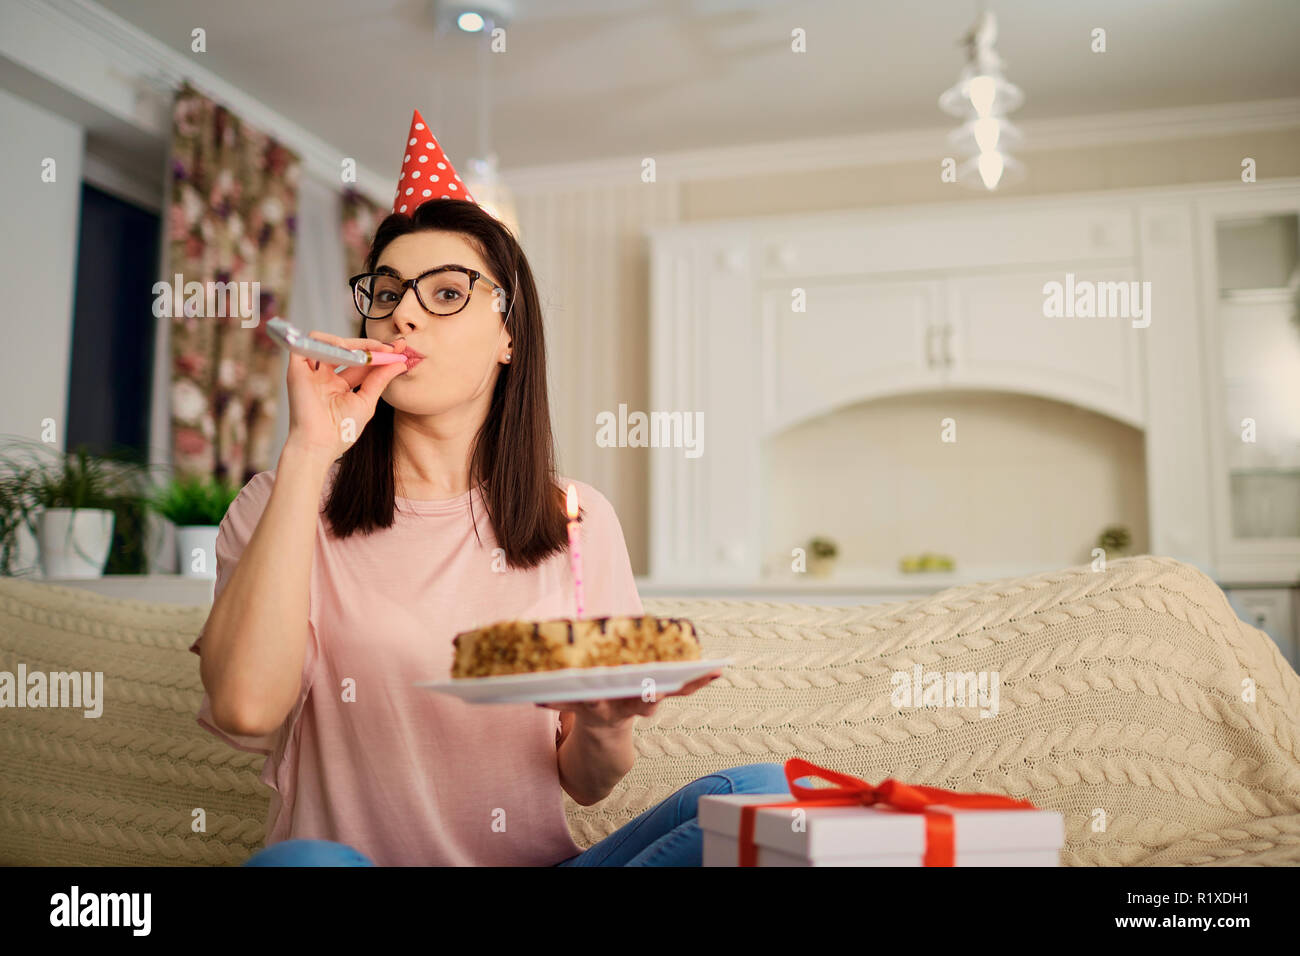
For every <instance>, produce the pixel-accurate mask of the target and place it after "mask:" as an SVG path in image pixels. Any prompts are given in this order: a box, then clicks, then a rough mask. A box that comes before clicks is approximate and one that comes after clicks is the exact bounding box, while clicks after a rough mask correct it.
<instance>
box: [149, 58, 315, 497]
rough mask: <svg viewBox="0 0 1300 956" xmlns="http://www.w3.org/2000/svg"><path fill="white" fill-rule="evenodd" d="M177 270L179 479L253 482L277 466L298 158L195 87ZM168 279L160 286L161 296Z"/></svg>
mask: <svg viewBox="0 0 1300 956" xmlns="http://www.w3.org/2000/svg"><path fill="white" fill-rule="evenodd" d="M172 125H173V129H172V153H171V180H172V186H171V207H170V210H169V213H168V246H167V248H168V259H169V261H168V269H167V275H165V276H164V277H163V283H162V285H163V286H165V287H166V291H165V292H163V294H162V295H158V296H156V298H155V305H154V309H155V314H157V315H160V316H169V317H170V318H171V359H172V379H171V382H172V384H171V438H172V463H173V466H174V468H175V472H176V474H177V476H180V477H188V476H190V475H195V476H208V475H211V476H213V477H216V478H222V479H226V480H228V481H232V482H235V483H236V484H238V485H243V484H245V483H246V482H247V481H248V480H249V479H250V478H252V476H253V475H255V474H256V473H257V472H259V471H265V470H267V469H268V468H271V467H273V465H274V462H273V460H272V443H273V438H274V435H273V432H274V429H275V423H276V404H277V401H278V399H279V395H280V393H281V392H282V391H283V390H284V387H283V368H284V365H283V357H282V356H283V353H282V352H281V351H280V349H279V348H278V347H277V346H276V345H275V343H274V342H273V341H272V340H271V339H270V337H269V336H268V335H267V334H266V323H267V321H268V320H270V319H273V318H275V317H277V316H281V315H284V314H286V310H287V308H288V297H289V290H290V288H291V287H292V283H293V256H294V234H295V228H296V223H295V216H296V212H297V196H298V177H299V171H300V167H301V162H300V160H299V157H298V156H297V154H295V153H294V152H293V151H292V150H289V149H287V148H286V147H284V146H283V145H281V144H280V143H278V142H276V141H275V140H274V139H273V138H271V137H270V136H268V135H266V134H265V133H262V132H260V131H258V130H256V129H253V128H252V127H250V126H248V124H246V123H245V122H243V121H242V120H241V119H240V118H239V117H238V116H236V115H234V114H233V113H231V112H230V111H229V110H228V109H226V108H225V107H223V106H221V105H219V104H218V103H216V102H214V101H213V100H211V99H209V98H208V97H206V96H204V95H203V94H202V93H199V92H198V91H197V90H195V89H194V88H193V87H191V86H190V85H189V84H185V85H184V86H183V87H182V88H181V90H180V92H179V93H178V94H177V97H176V102H175V106H174V109H173V113H172ZM157 289H158V287H155V292H157Z"/></svg>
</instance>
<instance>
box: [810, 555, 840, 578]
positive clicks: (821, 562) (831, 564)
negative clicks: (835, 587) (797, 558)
mask: <svg viewBox="0 0 1300 956" xmlns="http://www.w3.org/2000/svg"><path fill="white" fill-rule="evenodd" d="M834 570H835V558H820V557H818V556H817V555H815V554H813V555H809V556H808V573H809V574H811V575H812V576H813V577H815V578H829V577H830V576H831V573H832V572H833V571H834Z"/></svg>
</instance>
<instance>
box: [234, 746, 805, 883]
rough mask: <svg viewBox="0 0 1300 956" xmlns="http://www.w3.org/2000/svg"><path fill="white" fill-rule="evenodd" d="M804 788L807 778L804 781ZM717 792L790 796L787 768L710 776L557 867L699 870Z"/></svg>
mask: <svg viewBox="0 0 1300 956" xmlns="http://www.w3.org/2000/svg"><path fill="white" fill-rule="evenodd" d="M801 782H802V783H804V784H805V785H806V784H807V783H808V781H807V780H806V779H804V780H803V781H801ZM713 793H772V794H780V795H782V796H789V794H790V785H789V783H787V782H786V779H785V768H784V767H782V766H781V765H780V764H775V763H750V764H742V765H741V766H739V767H729V768H728V769H726V770H719V771H717V772H716V773H711V774H707V775H705V776H703V777H700V778H699V779H698V780H693V781H691V782H690V783H688V784H687V785H686V786H684V787H682V788H681V789H680V790H678V791H677V792H676V793H674V794H673V795H672V796H670V797H668V799H666V800H663V801H661V802H659V803H657V804H655V805H654V806H653V807H651V808H650V809H649V810H646V811H645V812H644V813H642V814H641V815H640V816H638V817H637V818H636V819H635V820H632V821H630V822H628V823H625V824H623V826H621V827H619V828H618V829H617V830H615V831H614V832H613V833H611V834H610V835H609V836H607V837H605V839H603V840H601V841H600V842H599V843H597V844H595V845H594V846H592V847H590V848H588V849H586V850H584V851H583V852H581V853H579V854H578V855H577V856H574V857H570V858H569V859H567V860H564V861H563V862H561V863H557V864H556V865H557V866H699V865H700V863H701V860H702V857H703V855H704V837H703V835H702V834H701V833H700V825H699V824H698V823H696V821H695V812H696V809H697V807H698V805H699V801H700V797H701V796H703V795H705V794H713ZM374 865H375V864H374V863H373V862H372V861H371V860H370V859H369V858H368V857H367V856H365V854H363V853H360V852H358V851H357V850H354V849H353V848H352V847H350V846H347V845H346V844H343V843H335V842H333V841H331V840H284V841H282V842H280V843H275V844H272V845H271V846H269V847H266V848H265V849H263V850H259V851H258V852H257V853H255V854H253V855H252V856H251V857H249V858H248V860H246V861H245V862H244V866H374Z"/></svg>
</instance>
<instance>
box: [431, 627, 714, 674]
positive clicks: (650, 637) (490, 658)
mask: <svg viewBox="0 0 1300 956" xmlns="http://www.w3.org/2000/svg"><path fill="white" fill-rule="evenodd" d="M452 643H453V644H454V645H455V647H456V661H455V663H454V664H452V668H451V676H452V677H490V676H492V675H494V674H523V673H528V672H530V671H553V670H562V669H564V668H567V667H615V666H617V665H619V664H645V663H649V662H651V661H698V660H699V659H700V639H699V636H698V635H697V634H696V633H695V625H693V624H692V623H691V622H690V621H688V620H685V619H684V618H679V617H653V616H651V615H648V614H647V615H642V616H641V617H596V618H589V619H585V620H577V621H575V620H573V619H572V618H559V619H556V620H551V621H498V622H497V623H496V624H491V625H489V626H487V627H481V628H478V629H477V630H473V631H465V632H463V633H461V634H457V635H456V637H455V638H454V639H453V642H452Z"/></svg>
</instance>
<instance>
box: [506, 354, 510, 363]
mask: <svg viewBox="0 0 1300 956" xmlns="http://www.w3.org/2000/svg"><path fill="white" fill-rule="evenodd" d="M506 361H507V362H509V361H510V353H509V352H507V353H506Z"/></svg>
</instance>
